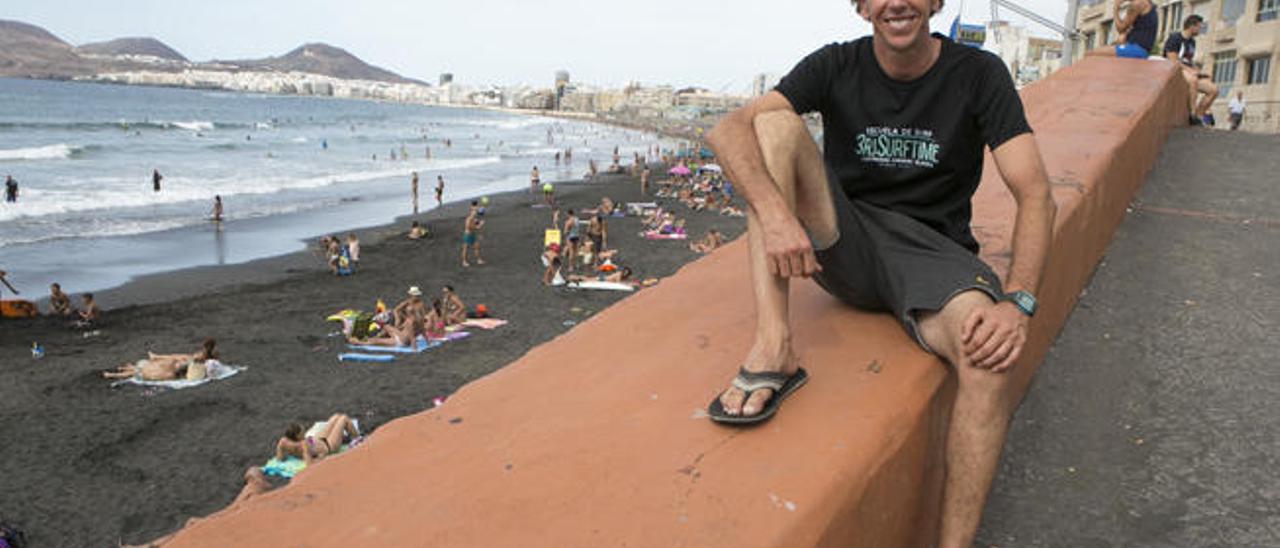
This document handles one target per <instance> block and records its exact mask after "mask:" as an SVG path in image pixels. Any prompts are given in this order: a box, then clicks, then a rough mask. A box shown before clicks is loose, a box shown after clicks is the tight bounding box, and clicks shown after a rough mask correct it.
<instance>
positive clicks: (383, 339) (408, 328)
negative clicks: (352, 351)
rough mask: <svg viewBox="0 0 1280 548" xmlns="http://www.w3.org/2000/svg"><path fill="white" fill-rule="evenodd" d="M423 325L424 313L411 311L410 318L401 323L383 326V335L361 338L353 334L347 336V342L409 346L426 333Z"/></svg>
mask: <svg viewBox="0 0 1280 548" xmlns="http://www.w3.org/2000/svg"><path fill="white" fill-rule="evenodd" d="M422 326H423V318H422V314H420V313H410V314H409V315H408V318H407V319H406V320H405V321H404V322H403V323H402V324H401V325H394V324H386V325H384V326H382V335H381V336H374V337H369V338H367V339H364V340H360V339H357V338H356V337H355V335H354V334H353V335H351V336H348V337H347V342H349V343H351V344H358V345H365V346H394V347H405V348H408V347H409V346H410V345H412V344H413V342H414V341H416V340H417V339H418V337H419V336H421V335H424V334H425V333H426V330H425V329H423V327H422Z"/></svg>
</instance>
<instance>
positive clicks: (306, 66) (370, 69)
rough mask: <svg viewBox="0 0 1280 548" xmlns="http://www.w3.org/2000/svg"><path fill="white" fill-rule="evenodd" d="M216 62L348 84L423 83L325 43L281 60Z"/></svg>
mask: <svg viewBox="0 0 1280 548" xmlns="http://www.w3.org/2000/svg"><path fill="white" fill-rule="evenodd" d="M214 62H215V63H220V64H226V65H234V66H236V67H239V68H243V69H251V70H274V71H280V72H309V73H312V74H323V75H326V76H332V77H334V78H343V79H349V80H376V81H379V82H392V83H397V84H402V83H412V84H421V83H423V82H420V81H418V80H412V79H409V78H405V77H403V76H400V75H399V74H396V73H394V72H391V71H389V70H386V69H382V68H378V67H375V66H373V65H370V64H368V63H365V62H364V61H361V60H360V58H358V57H356V56H354V55H352V54H351V53H349V52H347V50H344V49H342V48H337V47H334V46H330V45H329V44H322V43H311V44H303V45H302V46H301V47H298V48H297V49H295V50H293V51H291V52H289V53H286V54H284V55H282V56H280V57H268V58H266V59H249V60H242V61H214Z"/></svg>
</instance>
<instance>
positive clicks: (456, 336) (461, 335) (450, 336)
mask: <svg viewBox="0 0 1280 548" xmlns="http://www.w3.org/2000/svg"><path fill="white" fill-rule="evenodd" d="M470 336H471V333H469V332H467V331H454V332H453V333H445V334H444V336H443V337H431V338H429V339H428V340H430V341H433V342H436V341H438V342H437V344H439V343H440V342H450V341H456V340H460V339H465V338H467V337H470Z"/></svg>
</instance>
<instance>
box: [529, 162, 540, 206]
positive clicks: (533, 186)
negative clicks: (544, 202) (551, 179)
mask: <svg viewBox="0 0 1280 548" xmlns="http://www.w3.org/2000/svg"><path fill="white" fill-rule="evenodd" d="M540 186H542V177H541V176H540V175H539V174H538V166H533V171H530V172H529V199H531V200H532V199H533V197H534V196H537V195H538V187H540Z"/></svg>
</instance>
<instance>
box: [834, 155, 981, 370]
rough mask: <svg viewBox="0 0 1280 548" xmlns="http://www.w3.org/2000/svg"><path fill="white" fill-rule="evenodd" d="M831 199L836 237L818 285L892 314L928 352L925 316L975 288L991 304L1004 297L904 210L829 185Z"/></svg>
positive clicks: (968, 259) (964, 252) (969, 257)
mask: <svg viewBox="0 0 1280 548" xmlns="http://www.w3.org/2000/svg"><path fill="white" fill-rule="evenodd" d="M828 180H833V179H832V178H831V177H830V175H828ZM831 195H832V199H833V200H834V202H835V210H836V227H837V229H838V230H839V237H838V238H837V240H836V242H835V243H834V244H832V245H831V247H828V248H826V249H820V250H815V254H816V256H817V258H818V263H819V264H821V265H822V271H821V272H819V273H818V274H817V275H815V276H814V280H815V281H817V282H818V285H820V286H822V288H823V289H825V290H827V292H828V293H830V294H831V295H833V296H835V297H836V298H838V299H840V300H841V301H844V302H845V303H846V304H849V305H850V306H853V307H854V308H858V309H860V310H867V311H873V312H890V313H892V314H893V316H894V317H895V318H897V319H898V321H899V322H901V323H902V325H903V327H904V328H906V330H907V333H908V334H910V335H911V336H912V337H913V338H915V340H916V342H918V343H919V344H920V346H922V347H924V349H925V350H927V351H929V352H933V350H932V349H931V348H929V345H928V344H926V343H925V341H924V337H923V336H922V335H921V334H920V332H919V328H918V325H917V323H916V322H917V319H918V318H919V316H920V314H921V313H924V312H935V311H938V310H941V309H942V307H943V306H944V305H946V304H947V301H949V300H951V298H952V297H954V296H956V295H957V294H959V293H962V292H964V291H967V290H971V289H976V290H979V291H982V292H984V293H986V294H987V295H988V296H990V297H991V298H992V300H999V299H1000V298H1001V296H1002V295H1003V291H1002V290H1001V288H1000V279H999V278H997V277H996V275H995V273H994V272H992V270H991V267H989V266H987V264H986V263H984V262H982V260H981V259H979V258H978V256H977V255H974V254H973V253H972V252H970V251H969V250H968V249H965V248H964V247H963V246H961V245H960V244H958V243H956V242H954V241H952V240H951V239H950V238H948V237H946V236H943V235H942V233H940V232H938V231H936V230H933V229H932V228H929V227H928V226H927V225H925V224H924V223H921V222H920V221H917V220H915V219H913V218H911V217H909V216H907V215H904V214H902V213H898V212H895V211H891V210H888V209H884V208H881V207H877V206H874V205H871V204H868V203H865V202H862V201H851V200H850V199H849V198H848V197H847V196H846V195H845V193H844V191H843V190H842V189H841V188H840V187H839V186H838V185H835V184H832V186H831ZM933 353H935V354H936V352H933Z"/></svg>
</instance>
